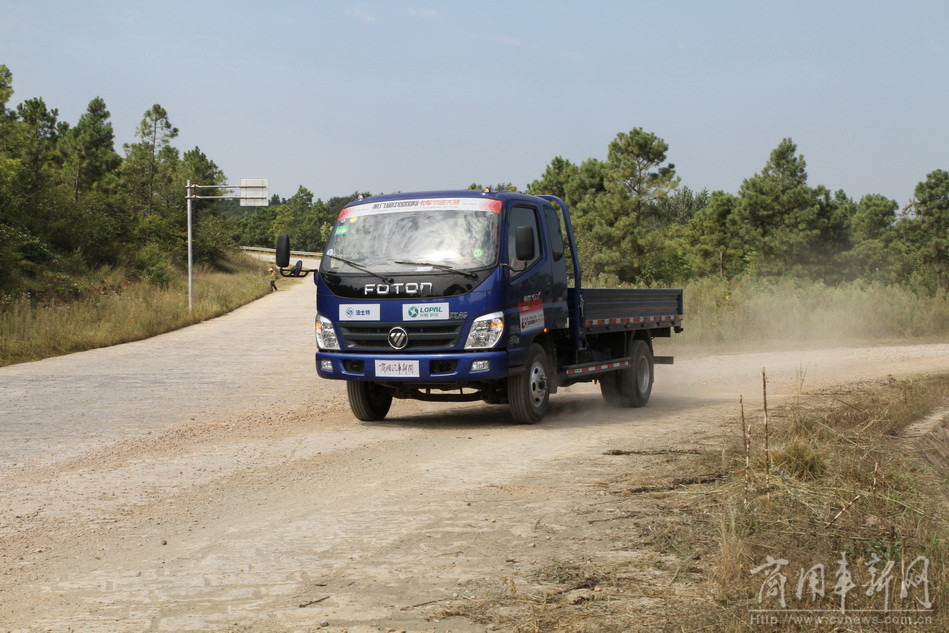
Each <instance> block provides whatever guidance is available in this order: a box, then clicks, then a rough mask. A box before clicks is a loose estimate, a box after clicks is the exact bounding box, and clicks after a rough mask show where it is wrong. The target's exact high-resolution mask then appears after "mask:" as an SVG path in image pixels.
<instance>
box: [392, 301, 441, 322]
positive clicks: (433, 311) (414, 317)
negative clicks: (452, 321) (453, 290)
mask: <svg viewBox="0 0 949 633" xmlns="http://www.w3.org/2000/svg"><path fill="white" fill-rule="evenodd" d="M448 310H449V306H448V304H447V303H410V304H406V305H404V306H402V320H403V321H430V320H447V319H448V317H449V315H450V313H449V312H448Z"/></svg>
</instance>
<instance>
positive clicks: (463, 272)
mask: <svg viewBox="0 0 949 633" xmlns="http://www.w3.org/2000/svg"><path fill="white" fill-rule="evenodd" d="M393 263H395V264H402V265H403V266H431V267H432V268H438V269H439V270H447V271H448V272H450V273H458V274H459V275H464V276H465V277H467V278H468V279H477V278H478V276H477V275H476V274H474V273H469V272H468V271H467V270H458V269H457V268H452V267H451V266H446V265H445V264H435V263H433V262H393Z"/></svg>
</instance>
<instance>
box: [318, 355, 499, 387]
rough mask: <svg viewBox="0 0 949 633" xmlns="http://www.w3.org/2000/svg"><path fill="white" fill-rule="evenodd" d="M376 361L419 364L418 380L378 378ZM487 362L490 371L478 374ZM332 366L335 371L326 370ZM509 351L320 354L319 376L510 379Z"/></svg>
mask: <svg viewBox="0 0 949 633" xmlns="http://www.w3.org/2000/svg"><path fill="white" fill-rule="evenodd" d="M376 361H385V362H387V363H396V362H398V361H406V362H409V363H411V362H413V361H417V362H418V376H391V375H386V376H376ZM485 361H487V369H483V370H479V371H474V370H472V365H473V364H474V363H475V362H482V363H483V362H485ZM327 363H328V364H329V366H330V367H331V369H325V368H324V365H325V364H327ZM507 363H508V355H507V352H506V351H503V350H502V351H487V352H465V353H460V352H458V353H447V354H351V353H343V352H317V353H316V373H317V374H319V376H320V377H321V378H330V379H336V380H373V381H379V382H406V383H433V382H436V383H438V382H440V383H453V382H472V381H475V382H481V381H490V380H500V379H502V378H507V375H508V368H507Z"/></svg>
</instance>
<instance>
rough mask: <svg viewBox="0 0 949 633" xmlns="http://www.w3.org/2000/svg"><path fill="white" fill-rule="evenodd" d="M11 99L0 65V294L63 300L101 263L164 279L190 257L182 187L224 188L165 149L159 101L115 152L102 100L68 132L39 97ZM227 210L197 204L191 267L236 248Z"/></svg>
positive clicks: (198, 159)
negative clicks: (192, 183)
mask: <svg viewBox="0 0 949 633" xmlns="http://www.w3.org/2000/svg"><path fill="white" fill-rule="evenodd" d="M13 92H14V91H13V75H12V73H11V72H10V70H9V68H7V67H6V66H4V65H0V297H2V296H8V297H9V296H12V295H15V294H22V293H31V294H33V295H35V296H46V297H48V296H50V295H52V296H58V297H61V298H66V297H69V296H70V295H76V294H79V293H80V292H81V291H82V288H81V284H80V280H81V279H82V276H83V274H85V273H87V272H90V271H94V270H96V269H99V268H101V267H123V268H126V269H127V270H128V271H130V273H131V275H132V276H133V277H138V278H141V279H145V280H147V281H150V282H153V283H156V284H160V285H164V284H167V283H168V281H169V279H170V276H171V275H172V274H173V272H174V269H175V267H176V266H180V265H181V263H182V262H183V260H184V259H185V258H186V253H187V248H186V234H187V227H186V219H185V214H184V213H183V209H184V201H185V183H186V181H187V180H189V179H190V180H192V181H195V182H199V183H201V184H206V185H216V184H223V183H224V182H225V180H224V173H223V172H222V171H221V169H220V168H218V166H217V165H216V164H215V163H214V161H212V160H211V159H209V158H208V157H207V156H206V155H205V154H204V153H203V152H202V151H201V150H200V148H198V147H195V148H194V149H191V150H188V151H185V152H184V153H180V152H179V150H178V149H177V148H175V147H174V146H173V145H172V141H173V140H174V139H175V138H176V137H177V135H178V130H177V128H175V127H174V126H173V125H172V123H171V121H170V120H169V116H168V113H167V112H166V111H165V109H164V108H162V107H161V106H160V105H158V104H156V105H154V106H152V107H151V108H149V109H148V111H146V112H145V113H144V116H143V118H142V120H141V123H140V124H139V126H138V128H137V129H136V131H135V142H133V143H129V144H125V145H124V146H123V148H122V149H123V154H122V155H120V154H119V153H118V152H117V151H116V150H115V132H114V130H113V128H112V123H111V121H110V120H109V119H110V117H111V114H110V113H109V110H108V108H107V107H106V103H105V101H104V100H103V99H101V98H99V97H96V98H94V99H92V100H91V101H90V102H89V105H88V107H87V109H86V111H85V112H84V113H83V114H82V115H81V116H80V117H79V120H78V121H77V122H76V123H75V124H74V125H70V124H69V123H68V122H66V121H62V120H60V118H59V111H58V110H57V109H56V108H50V107H48V106H47V105H46V103H45V102H44V100H43V99H42V98H38V97H37V98H30V99H27V100H25V101H23V102H22V103H20V104H18V105H17V106H16V107H8V104H9V103H10V99H11V97H12V96H13ZM209 191H210V192H212V193H213V192H214V191H215V190H204V193H208V192H209ZM208 195H211V194H210V193H209V194H208ZM222 206H223V205H219V204H215V203H214V202H213V201H207V200H199V201H196V203H195V205H194V207H195V216H196V222H195V226H194V255H195V261H197V262H204V263H207V264H212V265H214V264H217V263H219V262H220V261H221V260H222V258H223V256H224V254H225V252H226V251H227V249H228V245H229V244H233V237H234V236H233V230H231V229H229V228H228V224H227V222H224V221H222V220H223V215H222Z"/></svg>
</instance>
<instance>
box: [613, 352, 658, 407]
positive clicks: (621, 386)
mask: <svg viewBox="0 0 949 633" xmlns="http://www.w3.org/2000/svg"><path fill="white" fill-rule="evenodd" d="M654 369H655V365H654V364H653V360H652V350H650V349H649V345H648V344H647V343H646V341H643V340H640V339H633V341H632V343H631V345H630V349H629V368H628V369H621V370H619V371H614V372H611V373H609V374H606V375H605V376H603V377H602V378H600V393H601V394H603V400H605V401H606V404H607V405H608V406H611V407H621V408H630V407H644V406H646V403H647V402H649V396H650V394H652V383H653V379H654Z"/></svg>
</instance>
